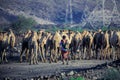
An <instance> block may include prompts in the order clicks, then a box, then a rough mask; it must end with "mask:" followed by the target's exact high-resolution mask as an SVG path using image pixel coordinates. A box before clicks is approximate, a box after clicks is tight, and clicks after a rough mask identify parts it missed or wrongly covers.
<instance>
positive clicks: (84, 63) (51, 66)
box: [0, 60, 110, 80]
mask: <svg viewBox="0 0 120 80" xmlns="http://www.w3.org/2000/svg"><path fill="white" fill-rule="evenodd" d="M109 62H110V61H107V60H81V61H80V60H74V61H69V65H62V62H61V61H59V62H58V63H39V64H38V65H29V64H28V63H25V62H24V63H17V62H10V63H7V64H0V80H1V79H4V78H8V79H9V78H10V79H29V78H32V77H39V76H49V75H59V74H60V73H64V72H70V71H77V72H79V71H81V70H83V69H86V68H90V67H95V66H96V65H99V64H103V63H109Z"/></svg>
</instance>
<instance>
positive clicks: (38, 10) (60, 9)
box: [0, 0, 120, 27]
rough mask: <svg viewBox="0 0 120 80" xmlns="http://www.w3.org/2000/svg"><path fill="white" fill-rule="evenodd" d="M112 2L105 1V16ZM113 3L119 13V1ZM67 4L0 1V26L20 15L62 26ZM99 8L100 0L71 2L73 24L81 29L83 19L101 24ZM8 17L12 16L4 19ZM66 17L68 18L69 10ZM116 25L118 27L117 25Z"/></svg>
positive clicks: (58, 1) (39, 0)
mask: <svg viewBox="0 0 120 80" xmlns="http://www.w3.org/2000/svg"><path fill="white" fill-rule="evenodd" d="M113 1H114V0H105V4H104V9H105V10H106V12H105V16H106V14H108V13H107V12H110V13H109V14H111V13H112V12H113V9H114V6H115V4H114V2H113ZM115 1H116V7H117V10H118V12H119V13H120V5H119V3H120V0H115ZM68 3H69V0H0V18H1V21H2V22H1V23H0V24H2V23H10V22H11V20H10V19H13V20H15V19H14V17H13V16H17V15H21V14H22V15H24V16H26V17H32V18H33V19H35V20H36V21H37V22H38V23H39V24H63V23H65V19H66V10H67V5H68ZM98 3H99V4H98ZM86 6H87V8H88V9H87V12H89V14H86V13H85V10H86ZM100 6H102V2H101V0H72V16H73V19H72V21H73V23H74V24H80V25H79V26H82V27H83V25H84V26H85V25H86V24H87V23H86V22H87V21H86V20H84V19H83V18H85V19H87V20H93V21H92V22H90V24H92V25H96V22H94V21H96V20H97V21H100V22H99V24H102V23H101V21H102V18H100V17H99V16H100V15H101V13H102V9H100ZM96 7H97V8H96ZM96 9H97V10H96ZM93 12H95V13H93ZM90 14H93V15H90ZM8 15H9V16H11V15H12V16H11V17H6V16H8ZM84 15H85V16H87V17H85V16H84ZM67 16H70V12H69V9H68V13H67ZM117 16H119V17H118V20H117V21H115V22H117V23H120V20H119V19H120V15H117ZM112 17H113V16H112ZM112 17H110V18H106V22H108V21H110V19H112ZM68 19H69V18H68ZM113 22H114V21H113ZM94 23H95V24H94ZM111 23H112V22H111ZM99 24H98V23H97V26H101V25H99ZM109 24H110V23H109ZM117 25H118V26H119V24H117ZM87 26H88V25H87Z"/></svg>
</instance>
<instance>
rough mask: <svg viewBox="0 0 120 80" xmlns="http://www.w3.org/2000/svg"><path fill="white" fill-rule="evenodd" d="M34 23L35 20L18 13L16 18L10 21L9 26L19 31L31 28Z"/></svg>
mask: <svg viewBox="0 0 120 80" xmlns="http://www.w3.org/2000/svg"><path fill="white" fill-rule="evenodd" d="M36 24H37V23H36V21H35V20H33V19H32V18H26V17H24V16H23V15H20V16H19V17H18V20H17V21H16V22H14V23H12V25H11V28H12V29H13V30H15V31H17V32H19V33H20V32H25V31H27V30H28V29H31V28H32V27H33V26H34V25H36Z"/></svg>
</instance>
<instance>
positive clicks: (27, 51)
mask: <svg viewBox="0 0 120 80" xmlns="http://www.w3.org/2000/svg"><path fill="white" fill-rule="evenodd" d="M28 53H29V50H28V49H27V50H26V53H25V54H26V55H25V56H26V60H27V61H28Z"/></svg>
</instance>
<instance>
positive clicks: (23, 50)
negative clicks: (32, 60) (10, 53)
mask: <svg viewBox="0 0 120 80" xmlns="http://www.w3.org/2000/svg"><path fill="white" fill-rule="evenodd" d="M25 51H26V48H24V49H22V51H21V53H20V62H22V61H23V60H22V55H23V53H24V52H25Z"/></svg>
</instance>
